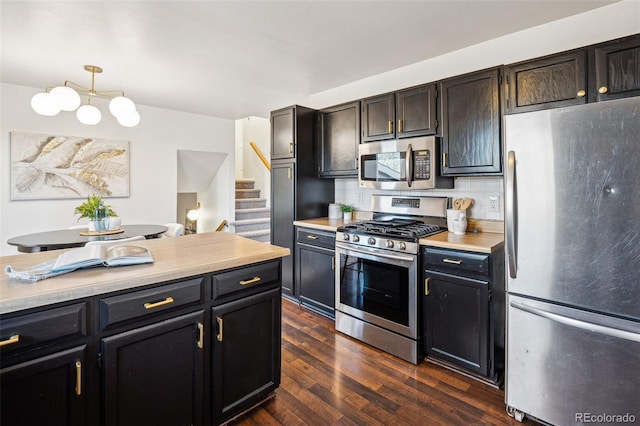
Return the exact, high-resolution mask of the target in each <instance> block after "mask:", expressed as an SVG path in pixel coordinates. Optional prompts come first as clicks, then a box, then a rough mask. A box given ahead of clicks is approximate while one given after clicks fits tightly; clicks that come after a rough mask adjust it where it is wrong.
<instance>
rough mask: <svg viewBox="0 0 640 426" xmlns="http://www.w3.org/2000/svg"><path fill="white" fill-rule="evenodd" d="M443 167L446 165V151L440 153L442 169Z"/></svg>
mask: <svg viewBox="0 0 640 426" xmlns="http://www.w3.org/2000/svg"><path fill="white" fill-rule="evenodd" d="M445 167H447V153H446V152H443V153H442V168H443V169H444V168H445Z"/></svg>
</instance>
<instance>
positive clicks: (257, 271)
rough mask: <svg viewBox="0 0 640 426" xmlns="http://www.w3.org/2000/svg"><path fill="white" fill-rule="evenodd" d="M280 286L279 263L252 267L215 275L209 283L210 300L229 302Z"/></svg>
mask: <svg viewBox="0 0 640 426" xmlns="http://www.w3.org/2000/svg"><path fill="white" fill-rule="evenodd" d="M279 285H280V261H273V262H269V263H263V264H259V265H252V266H248V267H245V268H242V269H236V270H234V271H229V272H224V273H221V274H215V275H214V276H213V279H212V282H211V286H212V289H211V295H212V299H213V300H214V301H216V302H220V301H222V300H224V301H229V300H231V299H233V298H234V297H236V296H237V297H240V296H242V297H245V296H247V295H248V294H250V293H256V292H259V291H264V290H268V289H269V288H271V287H277V286H279Z"/></svg>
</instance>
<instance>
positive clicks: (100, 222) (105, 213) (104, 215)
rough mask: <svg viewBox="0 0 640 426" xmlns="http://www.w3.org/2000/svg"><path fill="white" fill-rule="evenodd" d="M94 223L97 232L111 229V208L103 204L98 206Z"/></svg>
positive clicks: (94, 215)
mask: <svg viewBox="0 0 640 426" xmlns="http://www.w3.org/2000/svg"><path fill="white" fill-rule="evenodd" d="M93 224H94V226H95V228H96V231H97V232H106V231H108V230H109V210H108V209H107V208H105V207H104V206H103V205H102V204H100V205H99V206H98V208H97V209H96V211H95V212H94V214H93Z"/></svg>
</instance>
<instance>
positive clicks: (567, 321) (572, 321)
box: [509, 300, 640, 343]
mask: <svg viewBox="0 0 640 426" xmlns="http://www.w3.org/2000/svg"><path fill="white" fill-rule="evenodd" d="M509 305H510V306H511V307H512V308H515V309H519V310H521V311H524V312H528V313H530V314H533V315H537V316H539V317H542V318H546V319H548V320H551V321H555V322H557V323H560V324H564V325H568V326H570V327H575V328H580V329H582V330H587V331H590V332H593V333H599V334H603V335H605V336H610V337H615V338H618V339H624V340H630V341H632V342H637V343H640V334H638V333H634V332H632V331H627V330H621V329H619V328H614V327H612V326H610V325H607V326H605V325H600V324H596V323H593V322H587V321H582V320H579V319H576V318H570V317H567V316H565V315H562V314H557V313H555V312H551V311H548V310H546V309H541V308H536V307H533V306H529V305H527V304H525V303H522V302H518V301H515V300H512V301H511V302H509Z"/></svg>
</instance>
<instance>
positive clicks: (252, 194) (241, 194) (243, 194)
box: [236, 189, 260, 200]
mask: <svg viewBox="0 0 640 426" xmlns="http://www.w3.org/2000/svg"><path fill="white" fill-rule="evenodd" d="M245 198H260V190H259V189H236V200H238V199H245Z"/></svg>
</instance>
